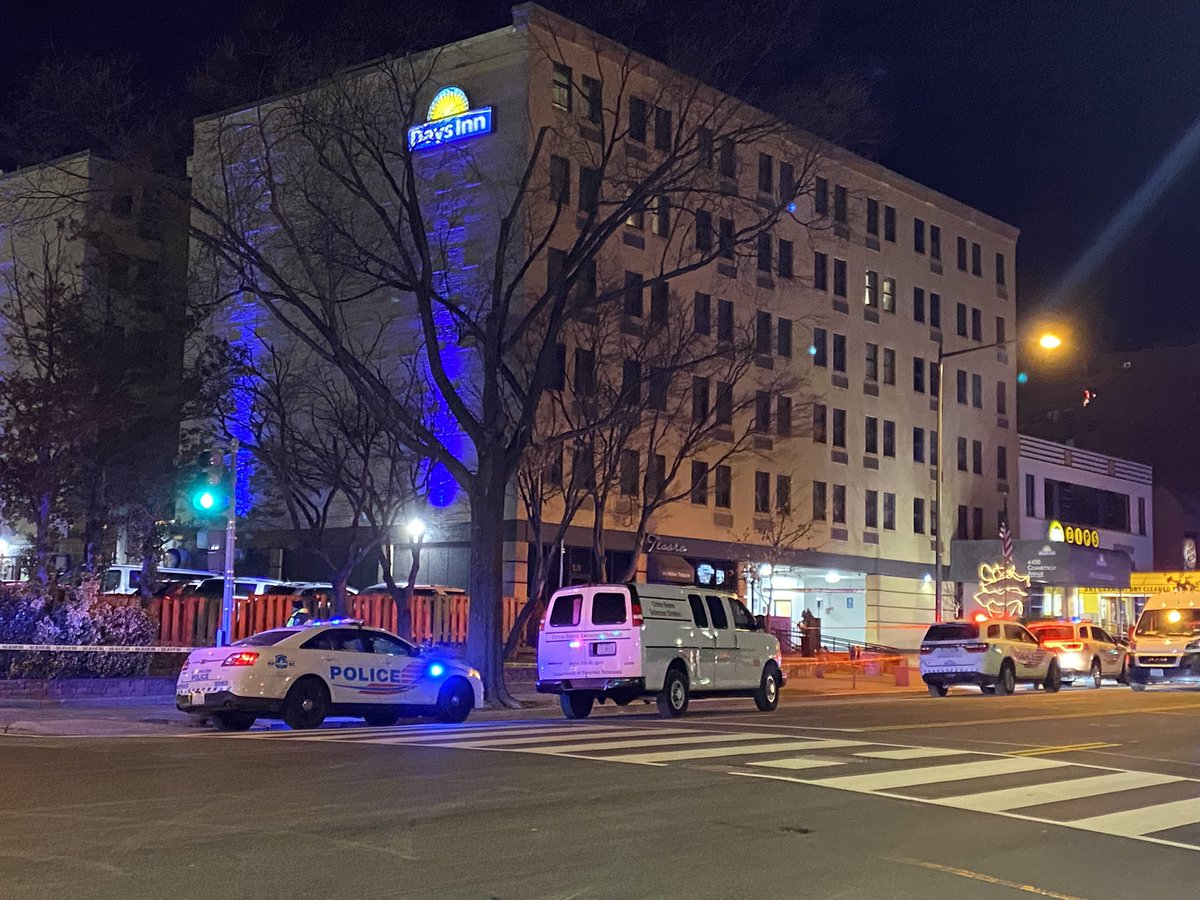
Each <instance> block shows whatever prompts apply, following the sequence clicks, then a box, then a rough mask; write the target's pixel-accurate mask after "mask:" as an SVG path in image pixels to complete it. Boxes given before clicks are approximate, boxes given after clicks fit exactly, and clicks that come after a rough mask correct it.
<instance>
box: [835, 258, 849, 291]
mask: <svg viewBox="0 0 1200 900" xmlns="http://www.w3.org/2000/svg"><path fill="white" fill-rule="evenodd" d="M833 296H835V297H845V296H846V261H845V260H844V259H835V260H834V261H833Z"/></svg>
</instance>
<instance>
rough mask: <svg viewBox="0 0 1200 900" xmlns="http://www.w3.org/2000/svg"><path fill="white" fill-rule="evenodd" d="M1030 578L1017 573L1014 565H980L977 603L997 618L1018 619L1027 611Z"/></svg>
mask: <svg viewBox="0 0 1200 900" xmlns="http://www.w3.org/2000/svg"><path fill="white" fill-rule="evenodd" d="M1027 587H1029V576H1028V575H1021V574H1019V573H1018V572H1017V567H1016V566H1015V565H1013V564H1012V563H1009V564H1008V565H1005V564H1004V563H980V564H979V590H978V592H976V594H975V602H976V603H978V604H979V605H980V606H981V607H983V608H984V609H986V610H987V611H988V613H990V614H991V615H992V616H995V617H997V618H1003V617H1006V616H1008V617H1011V618H1014V619H1015V618H1017V617H1018V616H1020V615H1021V613H1022V612H1024V611H1025V598H1026V597H1028V596H1029V593H1028V591H1026V590H1025V588H1027Z"/></svg>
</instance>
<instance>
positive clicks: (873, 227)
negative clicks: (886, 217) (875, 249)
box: [867, 197, 879, 237]
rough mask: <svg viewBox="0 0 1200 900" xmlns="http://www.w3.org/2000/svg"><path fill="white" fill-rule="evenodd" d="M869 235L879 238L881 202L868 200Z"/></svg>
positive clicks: (869, 198) (871, 198) (870, 198)
mask: <svg viewBox="0 0 1200 900" xmlns="http://www.w3.org/2000/svg"><path fill="white" fill-rule="evenodd" d="M867 234H873V235H875V236H876V237H878V236H879V201H878V200H876V199H875V198H874V197H868V198H867Z"/></svg>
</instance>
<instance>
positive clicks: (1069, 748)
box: [1008, 741, 1121, 756]
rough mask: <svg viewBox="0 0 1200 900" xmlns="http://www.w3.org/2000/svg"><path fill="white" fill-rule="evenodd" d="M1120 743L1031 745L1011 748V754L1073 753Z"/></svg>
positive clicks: (1116, 745) (1096, 742)
mask: <svg viewBox="0 0 1200 900" xmlns="http://www.w3.org/2000/svg"><path fill="white" fill-rule="evenodd" d="M1120 746H1121V745H1120V744H1108V743H1105V742H1104V741H1095V742H1093V743H1091V744H1064V745H1062V746H1061V747H1031V748H1030V749H1028V750H1009V751H1008V755H1009V756H1045V755H1046V754H1049V753H1071V752H1074V751H1076V750H1099V749H1101V748H1102V747H1120Z"/></svg>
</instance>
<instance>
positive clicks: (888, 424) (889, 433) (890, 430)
mask: <svg viewBox="0 0 1200 900" xmlns="http://www.w3.org/2000/svg"><path fill="white" fill-rule="evenodd" d="M883 455H884V456H890V457H891V458H892V459H895V458H896V423H895V422H893V421H891V420H890V419H884V420H883Z"/></svg>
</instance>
